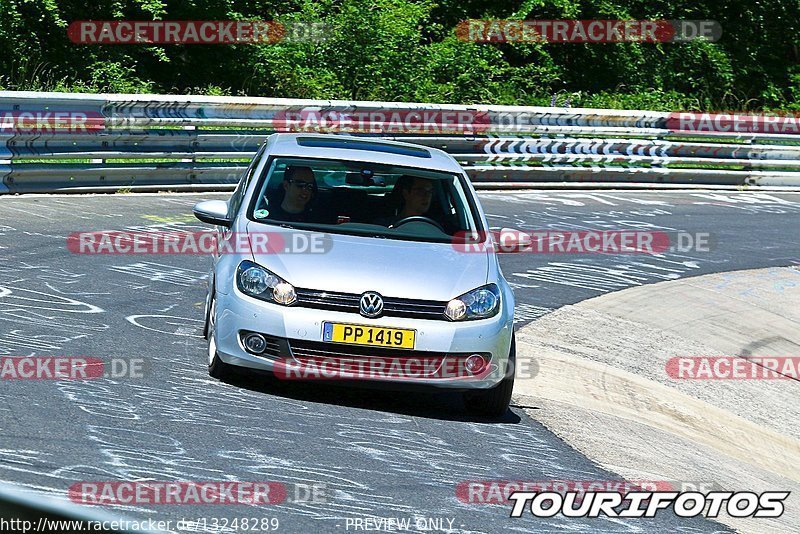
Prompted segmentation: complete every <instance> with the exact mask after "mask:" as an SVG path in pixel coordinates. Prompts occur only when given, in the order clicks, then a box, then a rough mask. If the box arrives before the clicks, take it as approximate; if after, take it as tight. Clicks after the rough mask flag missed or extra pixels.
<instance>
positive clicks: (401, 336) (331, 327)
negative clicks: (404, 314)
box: [322, 323, 417, 349]
mask: <svg viewBox="0 0 800 534" xmlns="http://www.w3.org/2000/svg"><path fill="white" fill-rule="evenodd" d="M416 334H417V332H416V331H415V330H407V329H405V328H383V327H382V326H366V325H360V324H341V323H323V328H322V340H323V341H330V342H332V343H349V344H351V345H369V346H370V347H389V348H394V349H413V348H414V342H415V339H416Z"/></svg>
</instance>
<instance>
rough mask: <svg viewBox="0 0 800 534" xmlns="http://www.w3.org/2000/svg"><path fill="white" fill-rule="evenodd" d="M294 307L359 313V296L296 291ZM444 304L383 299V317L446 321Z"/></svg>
mask: <svg viewBox="0 0 800 534" xmlns="http://www.w3.org/2000/svg"><path fill="white" fill-rule="evenodd" d="M296 291H297V303H296V304H295V306H301V307H303V308H315V309H318V310H334V311H342V312H348V313H360V311H359V302H360V300H361V295H356V294H353V293H339V292H335V291H318V290H314V289H297V290H296ZM446 307H447V303H446V302H440V301H436V300H419V299H403V298H396V297H383V313H382V316H384V317H407V318H410V319H431V320H441V321H446V320H447V318H446V317H445V315H444V310H445V308H446Z"/></svg>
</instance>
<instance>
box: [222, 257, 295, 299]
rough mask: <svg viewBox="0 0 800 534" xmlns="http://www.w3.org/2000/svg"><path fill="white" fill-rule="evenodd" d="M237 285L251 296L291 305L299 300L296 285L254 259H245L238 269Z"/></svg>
mask: <svg viewBox="0 0 800 534" xmlns="http://www.w3.org/2000/svg"><path fill="white" fill-rule="evenodd" d="M236 286H237V287H238V288H239V291H241V292H242V293H244V294H245V295H249V296H251V297H254V298H257V299H261V300H266V301H269V302H275V303H276V304H283V305H284V306H289V305H290V304H293V303H294V301H296V300H297V293H295V290H294V286H292V284H290V283H289V282H287V281H286V280H284V279H283V278H281V277H280V276H278V275H276V274H274V273H271V272H269V271H268V270H266V269H265V268H263V267H261V266H260V265H258V264H256V263H253V262H252V261H246V260H245V261H243V262H242V263H240V264H239V269H237V271H236Z"/></svg>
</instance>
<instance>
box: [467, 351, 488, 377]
mask: <svg viewBox="0 0 800 534" xmlns="http://www.w3.org/2000/svg"><path fill="white" fill-rule="evenodd" d="M487 363H488V362H487V361H486V358H484V357H483V356H481V355H480V354H472V355H471V356H469V357H468V358H467V359H466V360H464V369H466V370H467V372H468V373H470V374H473V375H477V374H479V373H480V372H481V371H483V370H484V369H486V364H487Z"/></svg>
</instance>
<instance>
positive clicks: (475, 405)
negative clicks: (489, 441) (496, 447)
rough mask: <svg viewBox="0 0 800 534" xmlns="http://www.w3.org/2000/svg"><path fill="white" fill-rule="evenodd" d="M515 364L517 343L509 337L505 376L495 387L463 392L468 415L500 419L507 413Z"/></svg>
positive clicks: (513, 338) (512, 388) (512, 386)
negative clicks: (509, 347)
mask: <svg viewBox="0 0 800 534" xmlns="http://www.w3.org/2000/svg"><path fill="white" fill-rule="evenodd" d="M516 362H517V343H516V339H515V337H514V335H513V334H512V335H511V349H510V350H509V352H508V369H507V370H506V376H505V377H504V378H503V380H502V381H500V383H499V384H497V385H496V386H495V387H493V388H490V389H477V390H474V391H465V392H464V407H465V408H466V409H467V412H468V413H469V414H470V415H480V416H485V417H500V416H501V415H505V413H506V412H507V411H508V405H509V404H510V403H511V393H512V392H513V390H514V375H515V367H516Z"/></svg>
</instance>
